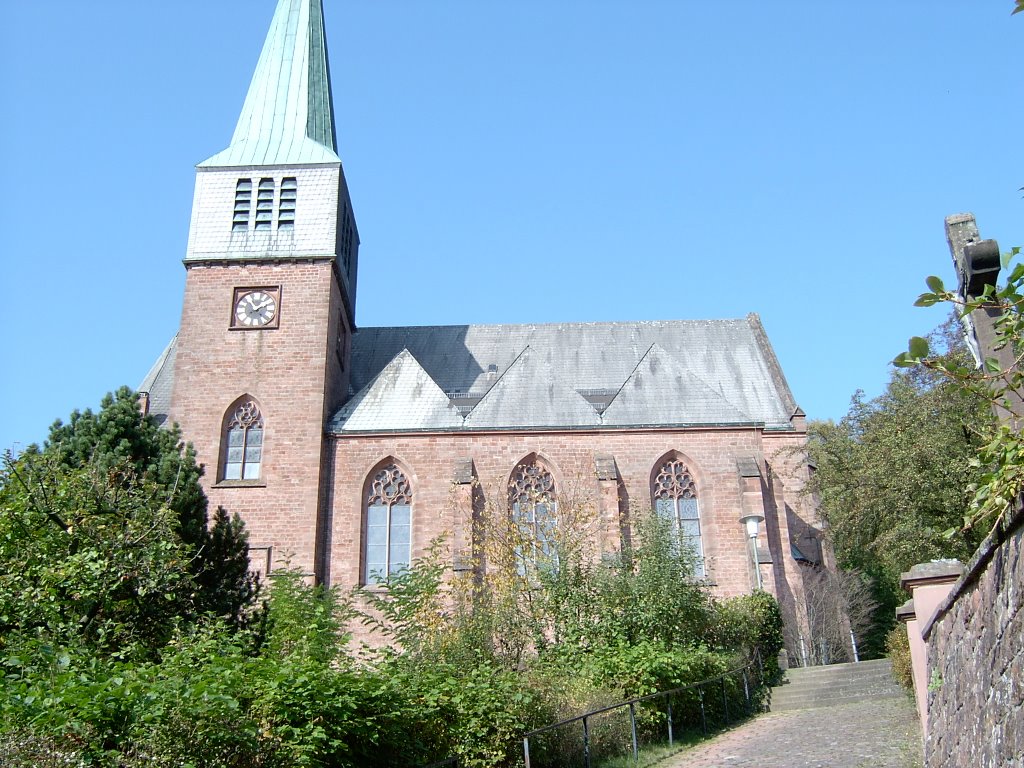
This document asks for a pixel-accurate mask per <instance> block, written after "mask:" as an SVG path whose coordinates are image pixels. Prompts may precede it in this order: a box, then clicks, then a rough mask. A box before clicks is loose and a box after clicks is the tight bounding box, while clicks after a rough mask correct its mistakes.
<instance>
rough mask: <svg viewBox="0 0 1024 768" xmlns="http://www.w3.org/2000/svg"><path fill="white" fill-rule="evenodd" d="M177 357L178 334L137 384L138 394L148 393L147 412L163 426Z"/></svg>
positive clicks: (169, 401)
mask: <svg viewBox="0 0 1024 768" xmlns="http://www.w3.org/2000/svg"><path fill="white" fill-rule="evenodd" d="M177 357H178V334H174V338H173V339H171V341H170V343H169V344H168V345H167V346H166V347H165V348H164V351H163V353H161V355H160V357H159V358H158V359H157V361H156V362H155V363H154V364H153V367H152V368H150V369H149V373H147V374H146V378H144V379H143V380H142V383H141V384H139V392H148V393H149V412H150V413H151V414H152V415H153V416H154V417H155V418H156V419H157V421H158V422H160V423H161V424H163V423H164V422H165V421H166V420H167V414H168V413H170V411H171V391H172V390H173V389H174V362H175V360H176V359H177Z"/></svg>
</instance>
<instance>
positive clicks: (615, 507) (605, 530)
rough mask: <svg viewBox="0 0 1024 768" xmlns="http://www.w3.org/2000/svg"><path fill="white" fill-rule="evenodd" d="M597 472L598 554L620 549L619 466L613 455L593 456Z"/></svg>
mask: <svg viewBox="0 0 1024 768" xmlns="http://www.w3.org/2000/svg"><path fill="white" fill-rule="evenodd" d="M594 471H595V473H596V474H597V487H598V496H597V508H598V512H599V514H600V516H601V520H600V526H601V533H600V541H599V542H598V550H599V554H604V553H606V552H618V551H620V550H621V549H622V510H621V509H620V508H619V483H620V480H619V468H618V467H617V466H616V464H615V457H613V456H609V455H606V454H598V455H596V456H594Z"/></svg>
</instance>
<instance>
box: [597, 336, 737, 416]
mask: <svg viewBox="0 0 1024 768" xmlns="http://www.w3.org/2000/svg"><path fill="white" fill-rule="evenodd" d="M602 421H603V422H604V423H605V424H607V425H609V426H625V425H638V424H658V425H666V426H667V425H682V424H737V423H744V422H748V423H749V422H753V421H755V419H754V418H752V417H751V416H750V415H749V414H746V413H744V412H743V411H741V410H740V409H739V408H737V407H736V406H734V405H733V404H732V403H730V402H729V401H728V400H726V399H725V397H723V395H722V394H721V393H720V392H717V391H715V390H714V389H712V388H711V387H710V386H708V385H707V384H706V383H704V382H703V381H701V380H700V379H698V378H697V377H696V376H694V375H693V374H692V373H691V372H690V371H688V370H686V369H685V368H683V366H682V365H680V364H679V363H678V362H677V361H676V360H675V359H674V358H672V357H671V356H670V355H669V354H668V353H667V352H666V351H665V350H664V349H662V348H661V347H660V346H659V345H658V344H652V345H651V347H650V349H648V350H647V353H646V354H645V355H644V356H643V357H642V358H641V359H640V362H639V363H637V366H636V368H635V369H634V370H633V373H632V374H630V376H629V378H628V379H626V381H625V383H623V385H622V387H621V388H620V389H619V391H618V393H616V395H615V397H614V398H613V399H612V401H611V403H609V404H608V407H607V408H605V410H604V413H603V416H602Z"/></svg>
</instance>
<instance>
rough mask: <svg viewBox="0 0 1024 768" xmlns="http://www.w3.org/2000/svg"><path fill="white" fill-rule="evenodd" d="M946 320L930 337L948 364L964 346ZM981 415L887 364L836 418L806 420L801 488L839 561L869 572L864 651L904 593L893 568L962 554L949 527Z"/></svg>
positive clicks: (965, 397) (931, 377) (958, 394)
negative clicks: (870, 391)
mask: <svg viewBox="0 0 1024 768" xmlns="http://www.w3.org/2000/svg"><path fill="white" fill-rule="evenodd" d="M954 323H955V321H952V320H951V321H949V322H947V323H946V324H944V325H943V326H942V327H941V328H940V329H938V331H937V332H936V333H935V334H933V337H932V342H933V344H934V346H935V347H936V348H937V349H940V350H941V351H942V359H943V360H945V361H947V362H948V364H950V365H955V366H963V365H966V361H967V359H968V353H967V351H966V349H965V345H964V344H963V342H962V341H960V339H959V335H958V333H957V330H956V328H955V325H954ZM989 423H991V414H990V412H989V410H988V408H987V405H986V403H985V402H984V401H983V400H982V399H980V398H978V397H977V396H975V395H974V394H972V393H970V392H966V391H964V390H963V388H961V387H958V386H956V385H955V384H953V383H951V382H950V381H949V380H947V379H946V378H945V377H943V376H942V375H939V374H937V373H935V372H934V371H932V370H929V369H927V368H914V369H897V370H895V371H894V372H893V374H892V376H891V378H890V380H889V384H888V386H887V388H886V390H885V392H884V393H882V394H881V395H880V396H879V397H877V398H875V399H873V400H865V398H864V396H863V394H862V393H860V392H858V393H857V394H856V395H854V397H853V402H852V404H851V406H850V410H849V413H847V415H846V416H845V417H844V418H843V419H841V420H840V421H839V422H838V423H833V422H831V421H827V422H814V423H812V424H811V425H810V429H809V432H810V440H809V443H808V451H809V453H810V458H811V461H812V462H813V463H814V465H815V466H816V467H817V471H816V472H815V475H814V478H813V480H812V483H811V490H812V491H813V492H814V493H815V494H816V495H817V496H818V498H819V501H820V511H821V515H822V517H823V518H824V520H825V521H826V522H827V524H828V530H829V536H830V538H831V542H832V546H833V548H834V550H835V553H836V558H837V560H838V563H839V565H840V567H842V568H844V569H856V570H859V571H861V572H863V573H864V574H865V575H866V576H868V577H869V578H871V579H873V581H874V583H875V589H876V594H875V599H876V600H877V601H878V604H879V606H878V609H877V611H876V612H875V615H876V617H877V619H878V625H877V627H876V630H875V632H873V633H871V636H870V638H869V643H868V645H869V647H868V651H869V652H870V651H874V652H879V653H880V652H881V651H882V649H883V646H882V643H883V635H884V631H885V630H886V629H887V628H888V627H889V626H890V625H891V624H892V622H893V619H892V616H893V611H894V609H895V607H896V605H898V604H899V603H900V602H902V601H903V599H904V595H903V594H902V591H901V590H900V588H899V576H900V573H901V572H903V571H906V570H907V569H909V568H910V566H912V565H914V564H915V563H919V562H923V561H926V560H931V559H934V558H940V557H959V558H966V557H969V555H970V553H971V552H972V551H973V549H974V547H975V546H976V544H977V543H978V538H979V537H978V536H977V535H976V534H974V533H971V532H969V531H968V532H960V533H958V534H956V535H954V536H952V537H949V536H947V535H946V533H947V531H948V530H949V529H950V528H951V527H953V528H959V526H960V524H961V522H962V520H963V518H964V515H965V513H966V512H967V510H968V507H969V505H970V499H971V493H970V491H969V490H968V489H969V487H970V485H971V483H973V482H975V481H977V479H978V477H979V470H978V468H977V467H976V466H972V462H973V460H974V458H975V456H976V455H977V452H978V449H979V447H980V445H981V442H982V440H981V436H980V434H979V431H978V430H979V428H980V427H982V426H983V425H986V424H989Z"/></svg>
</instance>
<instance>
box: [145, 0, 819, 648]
mask: <svg viewBox="0 0 1024 768" xmlns="http://www.w3.org/2000/svg"><path fill="white" fill-rule="evenodd" d="M322 13H323V12H322V0H279V2H278V6H277V10H276V13H275V15H274V18H273V21H272V25H271V28H270V31H269V34H268V37H267V40H266V43H265V45H264V48H263V52H262V54H261V56H260V58H259V62H258V64H257V66H256V72H255V75H254V77H253V79H252V83H251V85H250V87H249V91H248V95H247V96H246V99H245V103H244V106H243V107H242V112H241V116H240V117H239V120H238V124H237V127H236V128H235V132H234V135H233V136H232V138H231V143H230V145H229V146H228V147H227V148H226V149H224V150H223V151H221V152H218V153H217V154H215V155H213V156H212V157H210V158H209V159H208V160H205V161H203V162H202V163H200V164H199V165H198V167H197V169H196V171H197V172H196V185H195V197H194V201H193V207H192V219H191V224H190V231H189V238H188V247H187V252H186V254H185V258H184V265H185V271H186V282H185V296H184V304H183V308H182V314H181V326H180V329H179V331H178V333H177V335H176V336H175V338H174V339H173V340H172V341H171V343H170V344H169V346H168V347H167V349H166V350H165V351H164V352H163V354H162V355H161V356H160V358H159V360H158V361H157V363H156V364H155V365H154V367H153V369H152V370H151V371H150V373H149V374H148V375H147V377H146V379H145V381H144V382H143V384H142V386H141V388H140V390H141V391H142V392H143V394H142V400H143V403H144V407H146V408H148V410H149V412H150V413H152V414H154V415H156V416H157V417H158V418H161V419H167V420H170V421H175V422H178V423H179V424H180V425H181V429H182V431H183V434H184V436H185V439H187V440H189V441H191V442H192V443H193V444H194V446H195V448H196V451H197V453H198V459H199V461H200V462H201V463H202V464H203V465H205V469H206V475H205V486H206V492H207V494H208V495H209V498H210V502H211V504H212V505H222V506H224V507H225V508H226V509H227V510H229V511H230V512H237V513H239V514H240V515H241V516H242V517H243V519H244V520H245V522H246V524H247V526H248V529H249V531H250V544H251V558H252V560H253V564H254V567H255V568H257V569H258V570H260V571H267V570H268V569H271V568H274V567H277V566H279V565H281V564H282V563H283V562H284V559H285V558H286V557H287V558H289V559H290V562H291V564H292V565H293V566H297V567H299V568H301V569H304V570H305V571H307V572H308V573H309V574H311V575H313V577H314V578H315V579H316V580H317V581H319V582H322V583H325V584H330V585H340V586H343V587H344V586H350V585H354V584H365V583H373V582H377V581H381V580H383V579H384V578H386V574H387V573H389V572H394V571H396V570H398V569H401V568H402V567H404V566H406V565H408V564H409V563H410V562H411V561H412V560H414V559H415V558H416V557H417V556H419V555H420V554H422V553H423V552H424V550H425V548H426V547H427V546H428V544H429V543H430V542H431V540H433V539H434V538H435V537H438V536H442V535H443V536H445V537H447V539H448V540H449V541H451V543H452V546H451V550H452V552H453V555H452V557H453V564H454V566H455V567H456V568H468V567H472V566H471V563H473V562H474V560H473V557H472V555H473V553H474V552H475V551H476V550H477V549H478V548H479V546H480V544H481V542H479V541H478V540H476V537H478V536H479V527H475V526H474V519H475V517H478V516H479V515H481V514H482V513H483V510H484V509H488V510H495V509H498V510H502V513H505V514H508V515H510V516H511V518H510V519H511V520H513V521H514V524H515V525H516V526H518V527H519V529H520V530H522V531H524V532H525V533H526V534H527V535H528V536H529V537H531V538H532V540H533V541H534V544H535V546H534V547H533V549H532V550H531V551H530V552H524V553H523V554H524V557H543V556H545V554H546V553H548V552H549V551H550V545H551V542H552V540H553V538H554V531H555V530H557V527H558V525H559V516H560V512H562V511H564V510H565V509H566V506H565V505H566V504H567V502H566V495H567V494H568V493H569V491H570V489H571V492H572V494H573V497H574V498H575V499H577V500H578V499H580V498H583V499H585V500H586V502H585V503H586V504H587V505H589V508H591V509H592V510H593V513H594V519H595V520H596V522H595V523H594V525H593V536H594V537H595V538H596V541H595V547H596V548H598V549H599V551H605V552H607V551H613V550H615V549H616V548H618V547H619V546H621V543H622V540H623V537H624V536H628V535H629V532H630V526H631V520H632V519H634V516H635V515H636V514H638V512H640V511H643V510H651V509H652V508H654V509H656V510H657V511H658V513H659V514H662V515H664V516H665V517H666V518H668V519H669V520H671V524H672V527H673V528H674V529H675V530H676V532H677V535H679V536H680V538H681V540H682V541H684V542H685V543H686V544H688V545H689V546H690V547H691V548H692V550H693V552H694V553H695V555H696V556H697V557H698V563H699V566H698V570H699V571H701V572H702V574H703V576H704V577H705V578H706V579H707V580H708V581H709V583H710V584H712V585H713V589H714V591H715V592H716V593H717V594H719V595H722V596H729V595H736V594H741V593H744V592H749V591H750V590H751V589H753V588H754V587H755V586H756V585H757V584H759V583H761V584H763V585H764V588H765V589H767V590H769V591H771V592H773V593H774V594H776V595H777V596H778V597H779V599H780V601H781V602H782V604H783V607H784V610H785V613H786V616H787V621H788V623H789V624H790V626H805V622H806V617H805V610H804V607H803V604H804V593H803V586H802V585H803V576H802V571H803V568H804V567H805V566H807V565H809V564H813V563H816V562H817V561H818V560H819V558H820V548H819V538H820V535H819V531H818V528H817V526H816V516H815V513H814V508H813V503H812V501H811V500H810V499H809V498H807V497H806V496H805V495H803V494H802V493H801V490H802V488H803V487H804V485H805V483H806V482H807V479H808V473H809V468H808V466H807V464H806V461H805V459H804V458H803V457H802V455H801V452H800V451H799V449H800V447H801V446H802V445H803V444H804V442H805V441H806V431H805V417H804V414H803V412H802V411H801V410H800V408H799V407H798V406H797V404H796V402H795V400H794V399H793V395H792V393H791V392H790V389H789V386H788V385H787V383H786V379H785V377H784V376H783V373H782V370H781V368H780V366H779V362H778V360H777V359H776V357H775V353H774V352H773V351H772V347H771V344H770V343H769V341H768V338H767V336H766V335H765V331H764V328H763V327H762V325H761V322H760V320H759V319H758V317H757V315H754V314H751V315H748V316H747V317H745V318H739V319H727V320H664V321H656V322H600V323H565V324H551V325H544V324H537V325H458V326H414V327H400V328H366V327H359V326H358V325H357V318H358V315H357V311H356V282H357V276H358V268H359V242H360V234H359V232H358V230H357V228H356V223H355V215H354V213H353V205H352V198H351V196H350V191H349V188H348V185H347V183H346V181H345V174H344V171H343V169H342V162H341V159H340V158H339V156H338V154H337V144H336V140H335V124H334V114H333V106H332V102H331V87H330V77H329V68H328V59H327V45H326V40H325V34H324V24H323V15H322ZM368 236H370V237H372V233H369V235H368ZM507 298H508V300H509V301H513V300H514V298H515V297H514V296H513V295H512V294H510V295H509V296H508V297H507ZM794 449H796V450H794ZM560 505H561V506H560ZM750 515H760V516H763V522H762V523H761V524H760V527H759V529H758V532H757V538H756V544H753V543H752V541H751V539H749V538H748V533H747V529H746V528H745V526H744V524H743V523H741V522H740V521H741V518H744V517H746V516H750ZM802 634H805V633H802Z"/></svg>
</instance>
